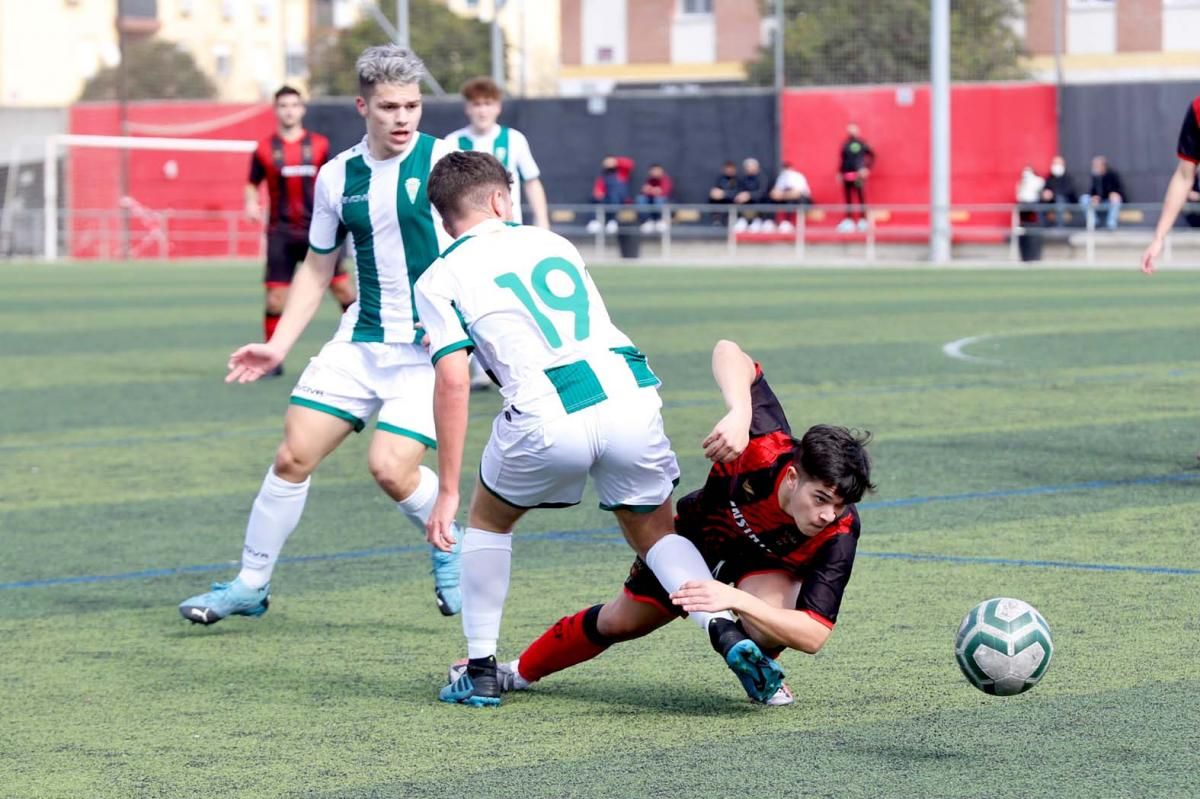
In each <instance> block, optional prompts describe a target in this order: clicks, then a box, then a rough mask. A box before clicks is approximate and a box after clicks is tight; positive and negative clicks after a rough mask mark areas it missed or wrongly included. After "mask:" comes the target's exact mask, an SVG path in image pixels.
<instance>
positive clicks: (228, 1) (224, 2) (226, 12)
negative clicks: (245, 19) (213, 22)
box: [221, 0, 237, 21]
mask: <svg viewBox="0 0 1200 799" xmlns="http://www.w3.org/2000/svg"><path fill="white" fill-rule="evenodd" d="M236 7H237V3H235V2H234V0H221V16H223V17H225V19H226V21H229V20H232V19H233V13H234V9H235V8H236Z"/></svg>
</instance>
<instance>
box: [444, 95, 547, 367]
mask: <svg viewBox="0 0 1200 799" xmlns="http://www.w3.org/2000/svg"><path fill="white" fill-rule="evenodd" d="M462 97H463V103H464V106H463V111H464V112H465V113H466V115H467V119H468V121H469V122H470V124H468V125H467V126H466V127H464V128H459V129H458V130H456V131H454V132H453V133H451V134H450V135H449V136H447V137H446V141H448V142H450V143H451V144H453V145H454V146H455V148H457V149H459V150H464V151H468V150H478V151H480V152H485V153H491V154H492V155H494V156H496V160H498V161H499V162H500V163H502V164H504V166H505V168H506V169H508V174H509V175H511V176H512V184H511V185H512V221H514V222H516V223H517V224H520V223H521V222H522V221H523V220H522V212H521V188H522V186H524V188H525V193H526V194H527V195H528V197H529V207H530V209H532V210H533V224H535V225H537V226H538V227H540V228H546V229H547V230H549V229H550V214H549V211H547V209H546V190H545V188H544V187H543V186H542V181H541V177H540V176H541V174H542V171H541V169H539V168H538V165H537V161H535V160H533V151H532V150H531V149H530V148H529V140H528V139H527V138H525V134H524V133H522V132H521V131H519V130H517V129H516V128H510V127H507V126H506V125H501V124H499V123H498V120H499V119H500V112H501V111H502V110H503V108H504V94H503V92H501V91H500V87H499V86H497V85H496V82H495V81H494V80H492V79H491V78H489V77H486V76H482V77H478V78H471V79H470V80H469V81H467V82H466V83H464V84H463V87H462ZM491 387H492V381H491V380H490V379H489V378H488V376H487V373H486V372H484V370H483V367H481V366H480V365H479V360H478V359H476V358H472V359H471V389H472V390H474V391H481V390H485V389H489V388H491Z"/></svg>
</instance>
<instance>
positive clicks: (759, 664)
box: [725, 638, 784, 705]
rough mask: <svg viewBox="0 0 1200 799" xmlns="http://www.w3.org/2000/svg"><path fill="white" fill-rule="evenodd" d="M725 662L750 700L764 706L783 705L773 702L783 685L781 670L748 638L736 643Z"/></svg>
mask: <svg viewBox="0 0 1200 799" xmlns="http://www.w3.org/2000/svg"><path fill="white" fill-rule="evenodd" d="M725 662H726V663H728V664H729V668H730V669H731V670H732V671H733V673H734V674H736V675H737V678H738V679H739V680H741V681H742V687H743V688H745V689H746V695H747V696H749V697H750V699H752V700H753V701H755V702H759V703H761V704H764V705H767V704H784V703H781V702H778V701H775V694H776V693H777V692H778V691H779V689H780V687H781V686H782V685H783V677H784V674H783V669H781V668H780V667H779V664H778V663H776V662H775V661H774V660H773V659H771V658H769V657H767V656H766V655H764V654H763V651H762V650H761V649H759V648H758V644H756V643H754V642H753V641H752V640H750V639H749V638H746V639H745V640H742V641H739V642H737V643H736V644H734V645H733V646H732V647H731V648H730V649H729V651H728V652H726V653H725Z"/></svg>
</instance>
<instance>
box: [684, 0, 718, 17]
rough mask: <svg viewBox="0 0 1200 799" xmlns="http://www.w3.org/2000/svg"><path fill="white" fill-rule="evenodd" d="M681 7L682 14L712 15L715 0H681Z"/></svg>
mask: <svg viewBox="0 0 1200 799" xmlns="http://www.w3.org/2000/svg"><path fill="white" fill-rule="evenodd" d="M679 6H680V7H679V12H680V13H681V14H711V13H712V12H713V0H680V3H679Z"/></svg>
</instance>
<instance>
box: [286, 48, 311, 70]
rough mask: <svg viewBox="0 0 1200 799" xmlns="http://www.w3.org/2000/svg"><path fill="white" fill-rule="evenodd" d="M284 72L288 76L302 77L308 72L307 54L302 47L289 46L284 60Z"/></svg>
mask: <svg viewBox="0 0 1200 799" xmlns="http://www.w3.org/2000/svg"><path fill="white" fill-rule="evenodd" d="M284 71H285V72H287V74H288V75H304V74H305V73H307V72H308V54H307V53H306V52H305V51H304V46H303V45H298V44H289V45H288V48H287V55H286V56H285V58H284Z"/></svg>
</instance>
